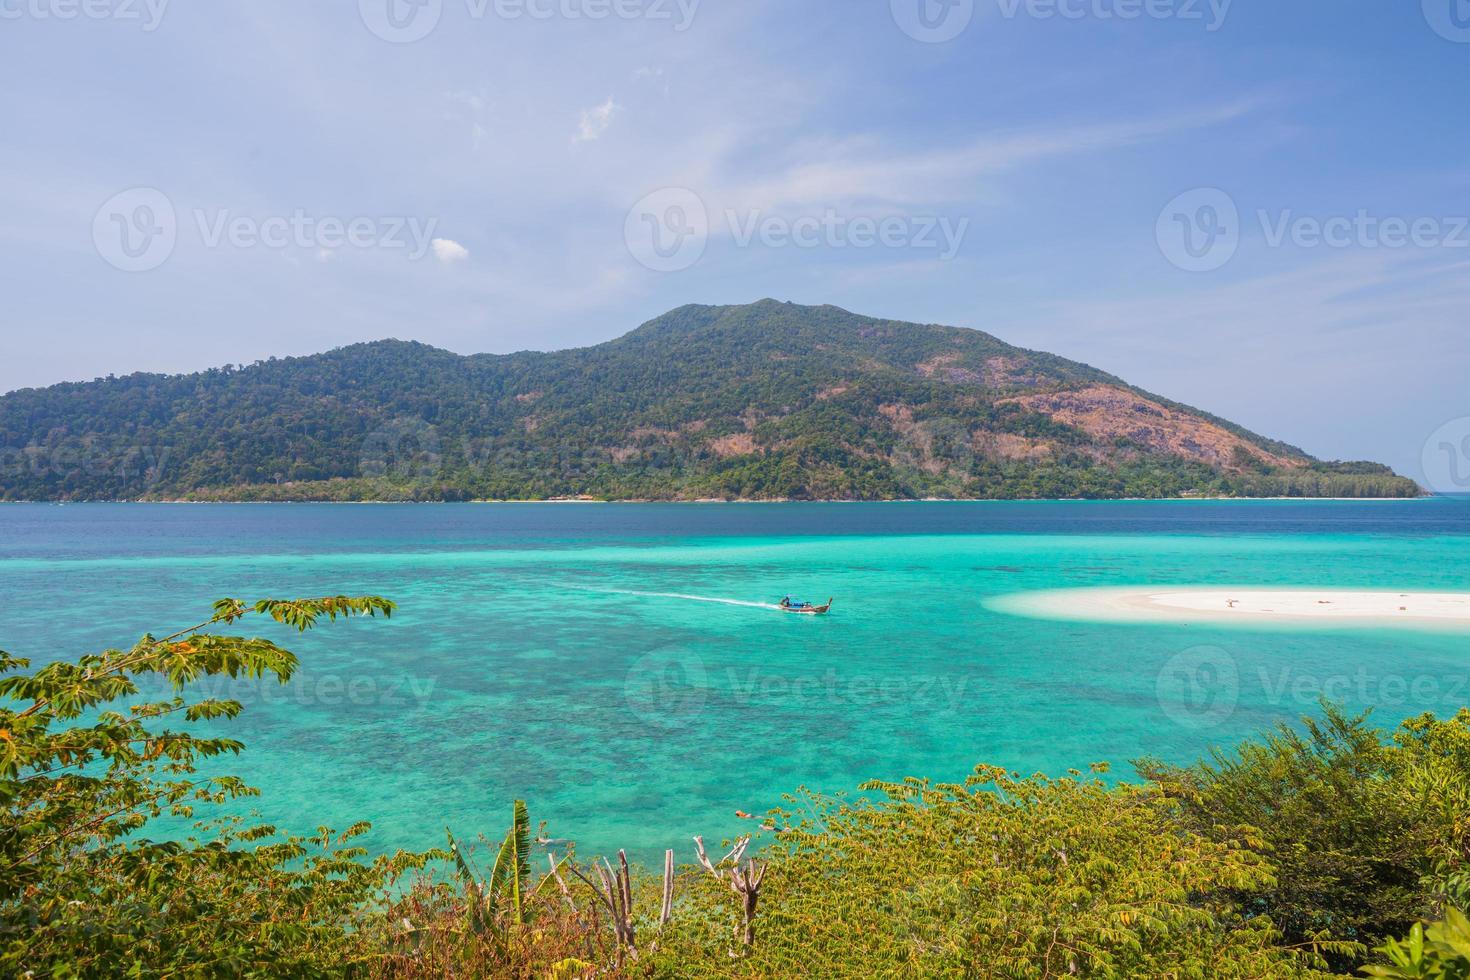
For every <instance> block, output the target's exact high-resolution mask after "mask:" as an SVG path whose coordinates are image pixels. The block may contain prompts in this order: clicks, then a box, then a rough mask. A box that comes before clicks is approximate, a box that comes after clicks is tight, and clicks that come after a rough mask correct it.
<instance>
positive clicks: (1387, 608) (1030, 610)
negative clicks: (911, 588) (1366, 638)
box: [986, 586, 1470, 627]
mask: <svg viewBox="0 0 1470 980" xmlns="http://www.w3.org/2000/svg"><path fill="white" fill-rule="evenodd" d="M986 605H987V606H989V607H990V608H992V609H995V610H997V611H999V612H1006V613H1013V614H1015V615H1018V616H1030V617H1033V618H1040V619H1077V620H1088V621H1094V622H1112V621H1118V622H1157V623H1191V622H1194V623H1211V624H1214V623H1231V622H1234V623H1240V624H1241V625H1263V624H1266V623H1271V622H1279V623H1283V624H1287V623H1291V624H1299V625H1314V626H1325V627H1344V626H1354V625H1361V626H1382V625H1389V624H1403V625H1411V626H1457V625H1460V626H1465V627H1470V593H1465V592H1355V591H1347V590H1336V589H1310V590H1309V589H1263V588H1260V587H1259V586H1256V587H1250V588H1238V589H1237V588H1222V587H1219V586H1207V587H1157V588H1148V587H1128V588H1105V589H1055V590H1050V591H1045V592H1021V593H1016V594H1014V595H1005V596H998V597H996V598H993V599H990V600H988V601H987V602H986Z"/></svg>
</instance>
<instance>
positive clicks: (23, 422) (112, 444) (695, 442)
mask: <svg viewBox="0 0 1470 980" xmlns="http://www.w3.org/2000/svg"><path fill="white" fill-rule="evenodd" d="M1419 493H1420V490H1419V488H1418V487H1417V486H1416V485H1415V484H1414V483H1413V482H1412V481H1409V480H1406V479H1404V478H1402V477H1398V476H1396V475H1394V474H1393V473H1392V472H1391V471H1390V470H1388V469H1387V468H1386V467H1383V466H1380V465H1377V464H1373V463H1324V462H1320V461H1317V460H1314V459H1312V458H1311V457H1309V456H1307V455H1306V454H1305V453H1303V452H1302V451H1301V450H1299V449H1296V448H1294V447H1292V446H1288V445H1285V444H1284V443H1281V442H1277V441H1274V440H1271V439H1267V438H1264V437H1262V436H1259V435H1256V434H1254V433H1252V432H1248V431H1246V430H1244V429H1242V428H1240V427H1239V426H1237V425H1234V424H1232V423H1230V422H1227V421H1225V420H1223V419H1219V418H1216V417H1214V416H1211V415H1209V414H1207V413H1204V412H1200V411H1198V410H1195V409H1191V408H1188V407H1187V406H1184V405H1180V404H1178V403H1175V402H1171V401H1169V400H1167V399H1164V398H1160V397H1158V396H1155V395H1151V394H1149V393H1148V392H1145V391H1142V390H1139V389H1137V388H1134V387H1132V386H1130V385H1128V384H1127V383H1125V382H1124V381H1122V380H1120V379H1118V378H1115V377H1113V376H1112V375H1109V374H1106V373H1104V372H1102V371H1099V370H1096V369H1094V368H1091V367H1088V366H1087V365H1084V364H1079V363H1077V362H1074V361H1069V360H1066V359H1064V358H1061V357H1057V356H1055V355H1052V354H1045V353H1039V352H1035V351H1027V350H1023V349H1020V348H1017V347H1013V346H1011V345H1009V344H1006V343H1003V342H1002V341H1000V340H997V339H996V338H994V337H992V336H990V335H988V334H985V333H981V332H979V331H976V330H967V329H961V328H956V327H943V326H924V325H919V324H912V323H899V322H894V321H887V320H876V319H873V318H870V317H863V316H858V315H855V314H852V313H849V312H847V311H845V310H840V309H837V308H835V307H830V306H824V307H802V306H794V305H791V304H784V303H777V302H775V301H770V300H767V301H763V302H760V303H755V304H752V305H749V306H733V307H710V306H687V307H683V308H681V309H678V310H675V311H673V312H671V313H669V314H667V315H665V316H662V317H660V318H658V319H656V320H653V321H651V322H649V323H647V324H645V325H643V326H642V327H639V328H638V329H637V330H634V331H633V332H632V333H629V334H627V335H626V336H623V337H621V338H619V339H617V340H614V341H610V342H608V343H604V344H599V345H597V346H595V347H588V348H582V349H577V350H565V351H558V352H554V353H535V352H524V353H518V354H509V355H484V354H482V355H475V356H470V357H462V356H459V355H456V354H453V353H450V352H448V351H443V350H438V349H435V348H432V347H428V346H426V345H423V344H417V343H407V342H402V341H381V342H377V343H370V344H358V345H354V346H351V347H345V348H341V349H339V350H334V351H331V352H329V353H326V354H320V355H314V356H310V357H298V358H288V359H283V360H277V359H272V360H269V361H264V362H258V363H256V364H253V365H250V366H249V367H235V366H226V367H225V368H222V369H215V370H210V371H206V372H203V373H199V374H191V375H180V376H163V375H152V374H136V375H131V376H128V377H121V378H111V377H110V378H106V379H102V380H98V381H94V382H88V383H80V384H62V385H56V386H53V387H50V388H45V389H27V390H23V391H17V392H12V393H10V394H8V395H5V396H4V397H0V499H10V500H77V499H174V498H186V499H206V500H208V499H213V500H228V499H238V500H469V499H546V498H552V497H572V496H581V495H586V496H591V497H597V498H603V499H659V500H690V499H701V498H751V499H787V498H789V499H863V500H882V499H901V498H924V497H952V498H997V497H1024V498H1031V497H1094V498H1107V497H1121V496H1136V497H1164V496H1181V495H1189V494H1210V495H1239V496H1414V495H1417V494H1419Z"/></svg>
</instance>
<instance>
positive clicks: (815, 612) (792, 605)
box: [781, 595, 832, 616]
mask: <svg viewBox="0 0 1470 980" xmlns="http://www.w3.org/2000/svg"><path fill="white" fill-rule="evenodd" d="M831 608H832V600H831V599H828V600H827V604H826V605H825V606H818V605H813V604H812V603H810V602H802V601H801V600H800V599H793V598H791V597H790V596H789V595H788V596H782V598H781V611H782V612H789V613H804V614H805V615H808V616H824V615H826V613H827V610H828V609H831Z"/></svg>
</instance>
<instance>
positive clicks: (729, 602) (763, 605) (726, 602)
mask: <svg viewBox="0 0 1470 980" xmlns="http://www.w3.org/2000/svg"><path fill="white" fill-rule="evenodd" d="M589 591H592V592H604V593H608V594H610V595H641V596H647V597H648V598H651V599H685V600H688V601H689V602H715V603H719V604H720V605H722V606H745V607H746V608H748V609H774V610H776V611H777V612H780V611H781V607H780V606H778V605H776V604H775V603H773V602H746V601H745V600H744V599H722V598H720V597H719V596H712V595H688V594H687V593H684V592H638V591H635V590H633V589H590V590H589Z"/></svg>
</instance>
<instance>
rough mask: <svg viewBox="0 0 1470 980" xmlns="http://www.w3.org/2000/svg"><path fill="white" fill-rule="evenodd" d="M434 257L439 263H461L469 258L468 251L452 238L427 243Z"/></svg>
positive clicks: (437, 239)
mask: <svg viewBox="0 0 1470 980" xmlns="http://www.w3.org/2000/svg"><path fill="white" fill-rule="evenodd" d="M429 246H430V247H431V248H433V250H434V257H435V258H436V259H438V260H439V261H440V262H444V263H450V262H463V261H464V260H465V259H467V258H469V257H470V250H469V249H467V248H465V247H464V246H463V245H461V244H460V243H459V242H457V241H455V240H454V239H452V238H436V239H434V240H433V241H432V242H430V243H429Z"/></svg>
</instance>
